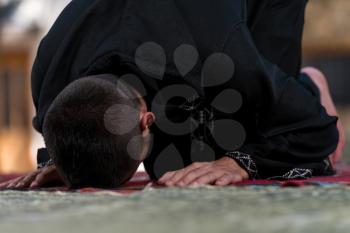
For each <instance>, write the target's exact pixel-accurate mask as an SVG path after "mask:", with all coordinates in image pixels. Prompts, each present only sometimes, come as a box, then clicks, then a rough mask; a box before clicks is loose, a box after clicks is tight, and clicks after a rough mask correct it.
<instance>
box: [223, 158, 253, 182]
mask: <svg viewBox="0 0 350 233" xmlns="http://www.w3.org/2000/svg"><path fill="white" fill-rule="evenodd" d="M226 156H228V157H230V158H232V159H234V160H235V161H236V162H238V163H239V165H241V166H243V167H244V168H245V170H246V171H247V172H248V173H249V178H250V179H256V177H257V176H258V168H257V166H256V164H255V162H254V160H253V159H252V157H251V156H250V155H248V154H244V153H241V152H238V151H234V152H228V153H226Z"/></svg>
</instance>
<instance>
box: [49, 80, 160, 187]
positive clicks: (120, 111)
mask: <svg viewBox="0 0 350 233" xmlns="http://www.w3.org/2000/svg"><path fill="white" fill-rule="evenodd" d="M153 122H154V114H153V113H151V112H148V111H147V107H146V104H145V102H144V101H143V99H142V97H141V96H140V95H139V94H138V92H137V91H136V90H135V89H133V88H132V87H131V86H129V85H128V84H126V83H125V82H122V81H117V77H115V76H113V75H108V74H106V75H99V76H91V77H86V78H82V79H79V80H77V81H75V82H73V83H71V84H70V85H69V86H67V87H66V88H65V89H64V90H63V91H62V92H61V93H60V95H59V96H57V98H56V99H55V101H54V102H53V103H52V105H51V106H50V108H49V110H48V112H47V114H46V117H45V121H44V126H43V135H44V139H45V143H46V146H47V149H48V151H49V154H50V156H51V158H52V159H53V160H54V162H55V165H56V167H57V169H58V171H59V172H60V174H61V175H62V176H63V178H64V180H65V181H66V182H67V183H68V185H69V186H71V187H72V188H79V187H87V186H93V187H103V188H113V187H117V186H118V185H121V184H123V183H124V182H126V181H127V180H128V179H130V177H131V176H132V175H133V174H134V172H135V171H136V169H137V167H138V166H139V164H140V162H141V161H142V160H143V159H144V157H145V156H146V154H147V151H148V147H149V144H150V136H149V130H148V127H149V126H150V125H151V124H152V123H153Z"/></svg>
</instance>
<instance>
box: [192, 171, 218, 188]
mask: <svg viewBox="0 0 350 233" xmlns="http://www.w3.org/2000/svg"><path fill="white" fill-rule="evenodd" d="M222 175H223V173H222V172H209V173H207V174H205V175H203V176H201V177H199V178H198V179H196V180H195V181H193V182H192V185H206V184H212V183H214V182H215V181H216V180H217V179H218V178H220V177H221V176H222Z"/></svg>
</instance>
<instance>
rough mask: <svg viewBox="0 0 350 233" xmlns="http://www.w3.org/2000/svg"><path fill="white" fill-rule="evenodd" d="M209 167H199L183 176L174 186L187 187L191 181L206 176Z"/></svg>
mask: <svg viewBox="0 0 350 233" xmlns="http://www.w3.org/2000/svg"><path fill="white" fill-rule="evenodd" d="M209 171H210V170H209V167H199V168H196V169H193V170H192V171H190V172H188V173H187V174H185V175H184V176H183V177H182V178H181V179H180V180H178V181H177V182H176V183H175V185H178V186H181V187H183V186H187V185H189V184H191V183H192V182H193V181H195V180H196V179H198V178H199V177H201V176H203V175H205V174H207V173H208V172H209Z"/></svg>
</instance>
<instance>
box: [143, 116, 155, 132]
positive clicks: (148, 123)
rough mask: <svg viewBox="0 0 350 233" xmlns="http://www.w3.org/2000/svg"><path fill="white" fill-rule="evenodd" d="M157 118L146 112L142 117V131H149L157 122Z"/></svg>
mask: <svg viewBox="0 0 350 233" xmlns="http://www.w3.org/2000/svg"><path fill="white" fill-rule="evenodd" d="M155 119H156V116H155V115H154V113H153V112H145V113H143V114H142V117H141V130H142V131H145V130H147V129H148V128H149V127H150V126H151V125H152V124H153V123H154V121H155Z"/></svg>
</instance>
